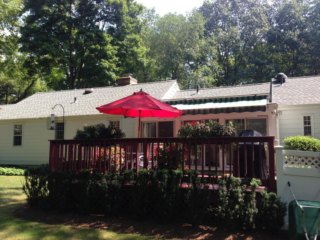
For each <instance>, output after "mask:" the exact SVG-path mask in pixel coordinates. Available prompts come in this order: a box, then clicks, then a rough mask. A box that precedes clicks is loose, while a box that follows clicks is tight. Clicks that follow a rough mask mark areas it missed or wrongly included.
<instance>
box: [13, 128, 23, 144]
mask: <svg viewBox="0 0 320 240" xmlns="http://www.w3.org/2000/svg"><path fill="white" fill-rule="evenodd" d="M17 125H19V126H21V135H16V134H15V130H14V129H15V126H17ZM15 136H20V137H21V144H20V145H16V144H15V141H14V137H15ZM12 140H13V142H12V145H13V146H14V147H21V146H22V143H23V124H21V123H14V124H13V139H12Z"/></svg>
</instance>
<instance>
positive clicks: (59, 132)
mask: <svg viewBox="0 0 320 240" xmlns="http://www.w3.org/2000/svg"><path fill="white" fill-rule="evenodd" d="M56 139H57V140H63V139H64V122H57V123H56Z"/></svg>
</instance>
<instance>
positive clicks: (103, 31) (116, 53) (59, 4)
mask: <svg viewBox="0 0 320 240" xmlns="http://www.w3.org/2000/svg"><path fill="white" fill-rule="evenodd" d="M141 10H142V6H141V5H137V4H136V3H134V2H133V0H48V1H41V0H25V3H24V10H23V13H24V14H25V15H26V17H25V19H24V21H25V23H24V25H23V26H22V27H21V39H20V43H21V51H22V52H24V53H26V54H28V57H29V59H30V60H29V62H28V64H27V65H26V66H27V67H28V68H30V67H31V68H32V67H33V68H34V66H35V65H36V66H38V68H40V69H41V72H42V74H43V75H44V76H45V79H46V80H47V81H49V82H48V85H49V86H50V87H52V88H54V89H61V88H68V89H73V88H79V87H86V86H101V85H110V84H113V83H114V80H115V78H116V75H117V74H118V72H117V71H118V70H119V69H121V70H123V69H128V68H129V67H128V65H130V64H127V62H128V61H127V59H126V58H122V57H123V56H122V54H121V51H123V50H122V49H120V47H123V46H124V45H125V46H128V45H126V44H125V43H124V42H125V41H126V42H128V41H129V40H128V38H130V39H133V38H135V36H134V33H138V31H139V29H138V28H135V27H137V26H136V25H137V24H138V23H139V21H138V20H137V15H138V14H139V13H140V11H141ZM129 34H130V36H128V35H129ZM136 39H138V37H136ZM137 41H138V40H137ZM137 41H136V43H137ZM130 47H132V46H129V47H128V49H130ZM135 47H136V49H137V52H139V48H140V46H139V44H137V46H135ZM132 52H134V53H135V52H136V51H135V50H132ZM129 55H130V54H129ZM132 55H134V54H131V55H130V56H132ZM119 63H121V64H119ZM51 74H52V75H54V77H53V78H52V79H55V80H56V81H50V80H49V79H51V76H50V75H51ZM60 76H64V78H63V79H59V77H60Z"/></svg>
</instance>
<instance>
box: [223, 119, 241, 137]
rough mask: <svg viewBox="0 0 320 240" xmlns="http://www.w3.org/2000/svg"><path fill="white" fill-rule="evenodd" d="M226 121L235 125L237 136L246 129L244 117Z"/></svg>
mask: <svg viewBox="0 0 320 240" xmlns="http://www.w3.org/2000/svg"><path fill="white" fill-rule="evenodd" d="M226 123H231V124H232V125H233V127H234V128H235V129H236V131H237V136H239V135H240V133H241V132H242V131H243V130H245V120H244V119H230V120H226Z"/></svg>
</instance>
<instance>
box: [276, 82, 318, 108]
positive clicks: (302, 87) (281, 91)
mask: <svg viewBox="0 0 320 240" xmlns="http://www.w3.org/2000/svg"><path fill="white" fill-rule="evenodd" d="M272 95H273V97H272V102H275V103H277V104H278V105H280V106H288V105H305V104H320V76H309V77H292V78H287V79H286V82H285V83H284V84H283V85H282V86H281V85H280V84H278V83H274V84H273V94H272Z"/></svg>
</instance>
